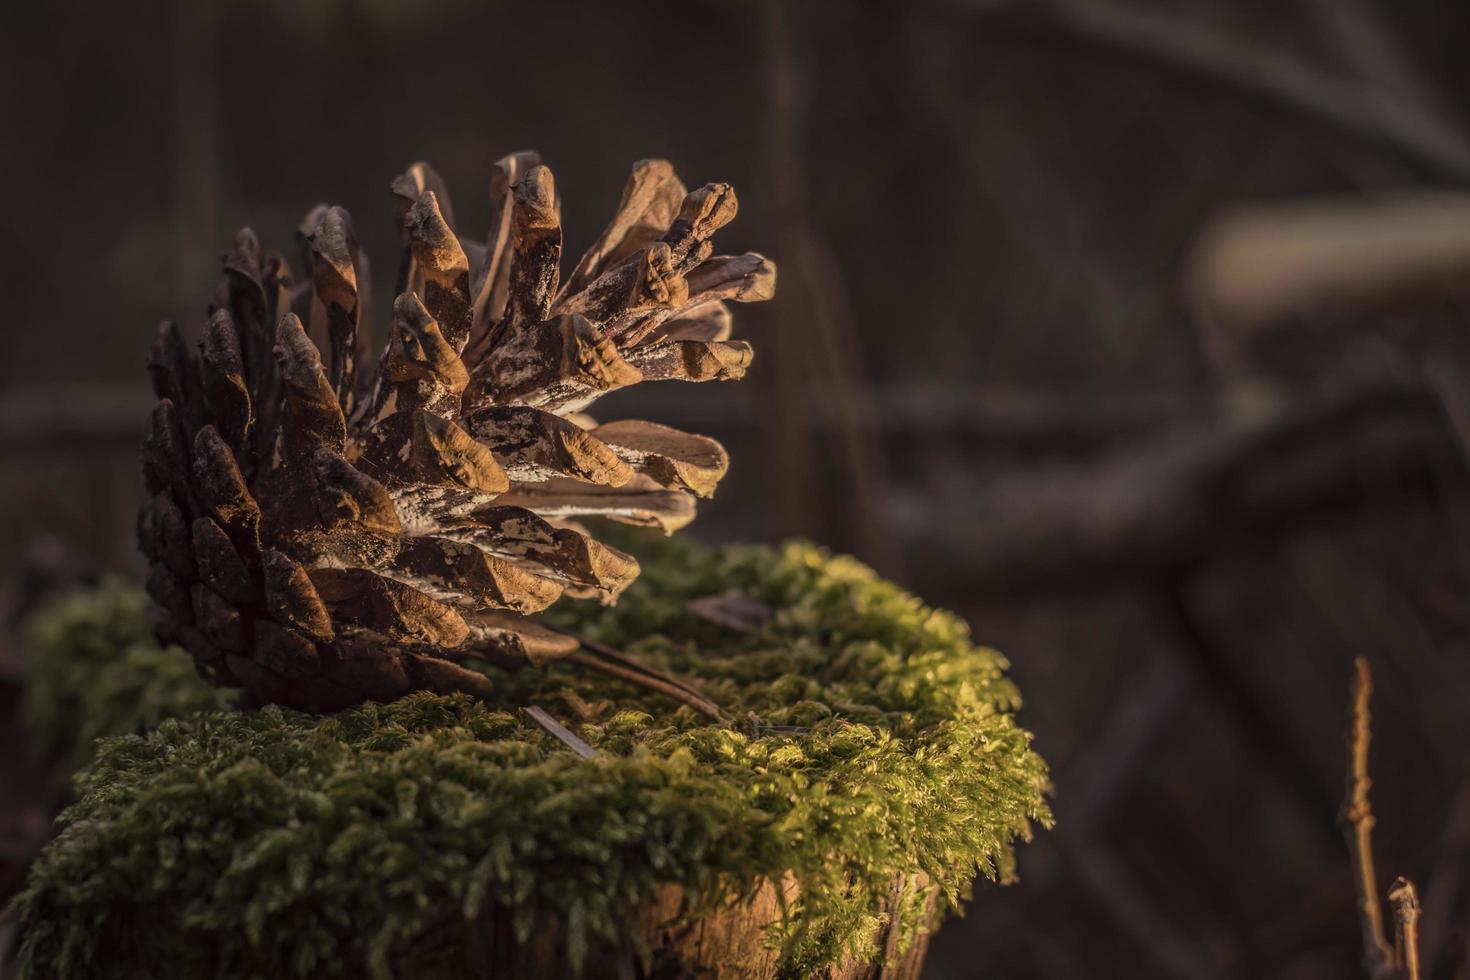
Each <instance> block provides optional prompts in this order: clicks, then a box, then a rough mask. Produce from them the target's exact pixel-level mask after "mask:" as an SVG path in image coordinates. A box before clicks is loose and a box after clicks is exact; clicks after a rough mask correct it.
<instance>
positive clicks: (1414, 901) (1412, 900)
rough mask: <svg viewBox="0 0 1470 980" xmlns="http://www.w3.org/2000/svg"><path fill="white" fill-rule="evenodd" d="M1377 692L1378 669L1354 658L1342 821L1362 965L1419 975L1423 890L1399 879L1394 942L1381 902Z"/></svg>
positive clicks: (1382, 973)
mask: <svg viewBox="0 0 1470 980" xmlns="http://www.w3.org/2000/svg"><path fill="white" fill-rule="evenodd" d="M1372 696H1373V674H1372V671H1370V670H1369V669H1368V661H1366V660H1364V659H1363V658H1362V657H1358V658H1357V659H1356V660H1355V661H1354V662H1353V685H1352V696H1351V701H1350V703H1351V710H1352V721H1351V723H1350V724H1349V726H1348V770H1347V797H1346V798H1345V799H1344V800H1343V804H1342V812H1341V814H1340V815H1339V820H1340V821H1341V823H1342V830H1343V833H1344V834H1345V835H1346V836H1347V841H1348V853H1349V854H1350V855H1351V856H1352V862H1353V884H1354V886H1355V887H1356V888H1357V892H1358V921H1359V924H1360V926H1361V928H1362V931H1363V966H1364V968H1365V969H1366V970H1367V971H1368V976H1369V977H1370V978H1372V980H1419V913H1420V909H1419V895H1418V893H1417V892H1416V891H1415V889H1414V884H1413V882H1411V881H1409V880H1408V879H1407V878H1402V877H1400V878H1396V879H1394V883H1393V886H1392V887H1390V888H1389V890H1388V901H1389V903H1390V904H1391V905H1392V906H1393V912H1394V944H1393V946H1392V947H1390V946H1389V944H1388V939H1387V938H1386V937H1385V934H1384V931H1383V907H1382V906H1381V905H1380V904H1379V901H1378V878H1377V874H1376V873H1375V871H1374V868H1373V824H1374V818H1373V807H1372V804H1371V803H1370V802H1369V800H1368V790H1369V789H1370V788H1371V787H1372V785H1373V781H1372V780H1371V779H1370V778H1369V777H1368V748H1369V745H1370V743H1371V742H1372V739H1373V733H1372V729H1371V721H1372V717H1371V715H1370V713H1369V710H1368V703H1369V700H1370V699H1371V698H1372Z"/></svg>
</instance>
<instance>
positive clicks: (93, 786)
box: [15, 542, 1050, 978]
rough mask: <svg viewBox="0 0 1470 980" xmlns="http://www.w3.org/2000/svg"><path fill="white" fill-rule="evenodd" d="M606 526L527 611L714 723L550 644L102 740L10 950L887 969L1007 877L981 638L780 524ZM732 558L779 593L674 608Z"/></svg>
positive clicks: (612, 966) (755, 973)
mask: <svg viewBox="0 0 1470 980" xmlns="http://www.w3.org/2000/svg"><path fill="white" fill-rule="evenodd" d="M635 550H638V551H639V552H640V558H641V559H642V561H643V562H644V566H645V572H644V575H643V577H642V578H641V579H640V580H639V582H638V584H637V585H635V586H634V587H633V588H632V589H630V590H629V592H628V593H627V594H626V595H625V596H624V597H623V599H622V601H621V602H620V603H619V604H618V605H617V606H616V607H613V608H590V609H589V608H577V607H575V606H570V605H569V606H568V607H567V608H565V609H562V610H558V612H557V614H556V619H557V620H558V622H559V623H560V625H562V626H564V627H567V628H571V629H575V630H576V631H578V632H579V633H580V634H582V635H583V636H585V637H588V638H589V639H593V640H596V641H601V642H603V643H606V644H610V645H613V646H617V647H619V648H621V649H624V650H626V651H628V652H629V653H631V654H632V655H634V656H636V657H638V658H639V659H641V660H643V661H644V662H646V663H648V664H650V665H653V666H656V667H659V668H662V669H665V670H669V671H672V672H675V673H678V674H682V675H685V676H687V677H690V678H693V679H695V681H696V683H698V684H699V686H700V687H701V688H702V690H703V691H704V692H705V693H706V694H708V695H709V696H710V697H711V698H713V699H714V700H715V701H716V702H718V703H719V704H720V705H721V706H722V707H723V708H724V709H725V711H726V714H727V715H728V716H729V717H730V718H731V719H732V721H731V722H730V723H727V724H722V725H716V724H711V723H710V722H709V721H708V720H707V719H705V718H703V717H701V716H699V715H697V714H695V713H694V712H692V711H691V710H690V709H688V708H684V707H677V708H676V707H675V706H674V705H673V704H672V703H670V702H665V701H664V700H663V699H662V698H660V697H658V696H657V695H651V694H649V692H647V691H645V690H640V689H634V688H632V687H625V686H622V685H621V684H619V683H618V682H615V681H611V680H609V679H607V678H606V677H603V676H592V675H581V674H578V673H575V672H574V671H572V670H570V669H566V668H554V669H551V670H547V671H545V672H532V671H524V670H522V671H516V672H510V673H499V672H492V680H493V681H494V683H495V685H496V689H497V691H498V692H500V700H497V702H495V703H481V702H475V701H473V700H471V699H469V698H467V697H463V696H454V697H440V696H434V695H428V694H418V695H413V696H410V697H408V698H405V699H403V700H401V701H398V702H396V703H394V704H391V705H373V704H369V705H366V706H364V707H361V708H358V709H353V710H349V711H345V712H342V713H340V714H337V715H333V716H329V717H314V716H308V715H302V714H296V713H293V712H290V711H284V710H281V709H278V708H266V709H262V710H258V711H215V712H211V713H204V714H196V715H193V716H190V717H188V718H182V719H176V720H170V721H167V722H165V723H163V724H162V725H160V726H158V727H157V728H156V729H154V730H153V731H151V732H149V733H147V734H146V735H128V736H120V737H115V738H111V739H107V740H104V741H102V742H101V743H99V747H98V750H97V754H96V758H95V759H94V761H92V762H91V763H90V764H89V765H88V766H87V767H86V768H85V769H84V770H83V771H82V773H81V775H80V776H79V777H78V791H79V794H80V795H79V799H78V801H77V802H76V803H75V804H74V805H73V806H72V807H71V808H70V809H69V810H68V811H67V812H66V813H65V814H64V816H63V818H62V830H61V832H60V834H59V836H58V837H57V839H56V840H55V841H54V842H53V843H52V844H51V845H50V847H49V848H48V849H47V850H46V851H45V853H44V854H43V856H42V857H41V858H40V860H39V861H38V862H37V864H36V866H35V867H34V869H33V872H32V876H31V880H30V886H29V889H28V891H26V892H25V893H24V894H23V895H22V896H21V897H20V898H19V900H18V902H17V906H16V909H15V912H16V914H17V916H18V919H19V923H20V935H21V940H22V945H21V950H20V958H21V963H22V967H23V969H24V971H25V972H26V975H28V976H33V977H52V976H60V977H74V976H75V977H93V976H95V977H129V978H137V977H162V976H170V977H174V976H178V977H183V976H190V977H192V976H223V977H271V978H278V977H326V976H372V977H390V976H391V977H407V978H429V977H435V978H438V977H444V978H451V977H453V978H459V977H480V976H496V977H503V976H512V977H515V976H525V977H546V976H561V975H570V974H572V973H573V972H574V971H577V970H580V971H581V975H583V976H586V977H618V978H622V977H636V976H650V977H682V976H700V977H704V976H708V977H722V978H723V977H752V978H754V977H775V976H832V977H876V976H884V977H911V976H915V975H916V974H917V972H918V968H919V964H920V962H921V960H922V957H923V949H924V944H925V936H926V934H927V932H928V930H929V929H930V928H931V927H932V926H933V925H934V924H935V923H936V922H937V921H938V919H939V917H940V916H942V915H943V914H944V912H945V911H946V910H949V909H953V908H954V907H955V906H956V904H957V903H958V902H959V901H960V900H961V899H963V898H964V897H965V894H966V891H967V889H968V888H969V886H970V883H971V881H972V879H973V878H974V877H975V875H976V874H977V873H982V874H984V875H986V876H987V877H990V878H998V879H1005V878H1007V877H1009V876H1010V875H1011V874H1012V869H1013V852H1012V846H1013V844H1014V843H1015V841H1016V840H1017V839H1019V838H1025V837H1027V836H1028V835H1029V833H1030V830H1031V827H1032V824H1033V823H1036V822H1040V823H1043V824H1045V823H1047V822H1048V821H1049V819H1050V818H1049V814H1048V812H1047V809H1046V804H1045V800H1044V794H1045V790H1046V768H1045V764H1044V763H1043V762H1042V760H1041V759H1040V758H1039V757H1038V756H1037V755H1036V754H1035V753H1034V752H1033V751H1032V750H1031V748H1030V736H1029V735H1028V734H1027V733H1026V732H1025V731H1024V730H1023V729H1021V728H1020V727H1018V726H1017V724H1016V722H1015V720H1014V718H1013V716H1012V712H1013V711H1014V709H1015V708H1016V706H1017V704H1018V697H1017V693H1016V690H1015V688H1014V686H1013V685H1012V684H1011V683H1010V682H1009V681H1008V680H1007V679H1006V678H1005V676H1004V673H1003V671H1004V668H1005V666H1006V665H1005V661H1004V660H1003V659H1002V658H1001V657H1000V655H999V654H997V653H995V652H994V651H992V650H988V649H984V648H980V647H975V646H973V645H972V644H971V643H970V641H969V639H968V634H967V630H966V629H965V627H964V625H963V624H962V623H961V622H960V621H959V620H957V619H956V618H955V617H953V616H951V615H950V614H948V613H944V612H941V611H936V610H933V609H929V608H927V607H925V606H924V605H922V604H921V603H920V602H918V601H917V600H916V599H914V598H913V597H912V596H909V595H907V594H905V593H904V592H902V591H901V590H899V589H897V588H896V587H894V586H892V585H890V584H888V583H885V582H883V581H881V580H879V579H877V578H876V577H875V576H873V574H872V573H871V572H870V571H868V570H867V569H866V568H864V567H862V566H861V565H859V564H857V563H855V562H853V561H851V560H849V559H844V558H831V557H828V556H827V555H825V554H823V553H822V552H820V551H818V550H816V549H814V548H811V547H809V546H805V545H789V546H787V547H786V548H784V549H783V550H779V551H772V550H769V549H761V548H733V549H727V550H724V551H719V552H713V551H706V550H703V549H700V548H697V547H694V546H691V545H688V544H675V543H672V542H659V543H656V544H653V545H649V544H646V543H645V544H643V545H642V546H641V547H636V548H635ZM731 591H734V592H738V593H739V594H740V595H741V596H743V597H748V598H750V599H754V600H756V601H757V602H759V603H762V604H764V605H765V606H766V607H769V608H770V609H771V610H773V611H774V616H773V617H771V618H770V619H769V621H768V622H766V623H765V624H764V625H761V626H757V627H755V628H754V629H753V630H741V629H735V628H732V627H731V626H730V625H720V624H719V623H716V622H712V621H711V620H709V619H707V618H705V617H703V616H700V615H696V614H695V613H693V612H691V611H690V608H689V605H688V603H689V601H690V600H691V599H696V598H699V597H704V596H711V595H720V594H726V593H729V592H731ZM51 655H56V653H55V651H52V652H51ZM181 656H182V654H181ZM74 673H80V674H83V675H84V674H85V672H74ZM129 676H131V675H129ZM173 682H174V683H176V680H175V681H173ZM55 686H56V685H53V687H55ZM44 696H45V697H58V698H60V697H65V696H66V695H65V692H58V691H55V690H52V691H50V692H47V693H45V694H44ZM185 700H187V699H185ZM531 704H534V705H539V706H541V707H542V708H544V709H545V710H546V711H547V712H549V713H550V714H551V715H553V716H555V717H556V718H558V719H560V720H561V721H563V722H564V723H566V724H567V725H568V727H570V728H571V729H572V730H573V731H575V732H576V734H577V735H578V736H580V737H581V738H582V739H583V740H585V741H586V742H587V743H588V744H589V745H591V746H592V747H593V748H594V749H595V750H596V755H595V757H593V758H590V759H584V758H581V757H580V756H578V755H577V754H575V753H573V752H572V751H570V750H569V749H568V748H567V747H566V746H565V745H563V744H562V743H561V742H559V741H557V740H556V739H554V738H553V737H551V736H550V735H548V734H546V732H545V731H543V730H542V729H541V728H540V727H538V726H537V725H535V724H533V723H532V722H531V721H530V720H528V719H527V718H526V716H525V715H524V714H523V713H522V712H521V711H520V710H519V709H520V708H521V707H523V706H526V705H531ZM48 714H54V712H53V713H48V712H47V711H45V710H41V711H39V712H37V715H38V716H39V717H47V716H48Z"/></svg>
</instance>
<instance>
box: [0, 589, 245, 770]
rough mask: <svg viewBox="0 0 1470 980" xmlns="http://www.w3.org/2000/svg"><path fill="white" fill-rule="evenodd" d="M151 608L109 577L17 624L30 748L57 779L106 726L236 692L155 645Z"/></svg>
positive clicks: (227, 700) (146, 719)
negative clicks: (24, 667) (24, 664)
mask: <svg viewBox="0 0 1470 980" xmlns="http://www.w3.org/2000/svg"><path fill="white" fill-rule="evenodd" d="M150 608H151V602H150V600H149V599H148V596H147V594H145V593H144V592H143V590H142V589H140V588H138V587H137V586H136V585H135V584H133V583H132V582H130V581H128V580H127V579H122V578H107V579H104V580H103V581H102V582H101V584H99V585H98V586H96V587H95V588H90V589H87V590H85V591H77V592H71V593H67V594H64V595H61V596H59V597H57V598H56V599H53V600H51V601H50V602H47V603H46V604H45V605H43V606H41V607H40V608H39V609H37V610H36V611H35V612H34V613H32V614H31V615H30V616H28V617H27V618H26V621H25V623H23V624H22V625H21V629H20V637H21V643H20V647H21V650H22V652H23V654H24V655H25V657H26V661H27V679H26V688H25V700H24V702H23V703H22V705H21V721H22V723H23V724H24V725H25V727H26V728H27V729H28V732H29V734H30V735H31V738H30V739H29V740H28V742H29V744H30V745H31V746H32V747H33V748H34V750H35V752H36V754H37V755H38V757H39V758H41V759H42V760H44V761H45V763H46V764H47V765H48V767H51V768H54V769H55V770H56V771H57V772H60V773H62V774H63V778H64V777H65V776H66V775H70V774H71V773H73V772H75V771H76V770H77V769H78V768H80V767H81V766H82V765H83V764H84V763H85V762H87V761H88V760H89V759H90V758H91V755H92V748H93V745H94V743H95V742H96V740H97V739H98V738H101V737H103V736H105V735H128V734H134V733H141V732H146V731H148V730H150V729H152V728H156V727H157V726H158V724H159V723H160V722H162V721H163V720H164V719H166V718H182V717H185V716H188V715H191V714H194V713H195V712H198V711H218V710H222V709H225V708H230V707H234V705H235V702H236V700H237V699H236V697H235V695H234V693H233V692H230V691H227V690H223V689H221V688H218V687H214V686H213V685H211V684H208V683H206V682H205V681H204V680H203V679H201V678H200V677H199V675H198V673H197V672H195V670H194V663H193V661H192V660H191V659H190V658H189V655H188V654H187V653H185V652H184V651H183V650H180V649H178V648H177V647H167V648H165V647H160V646H159V645H158V641H157V640H155V639H154V637H153V621H152V616H151V613H150Z"/></svg>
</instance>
